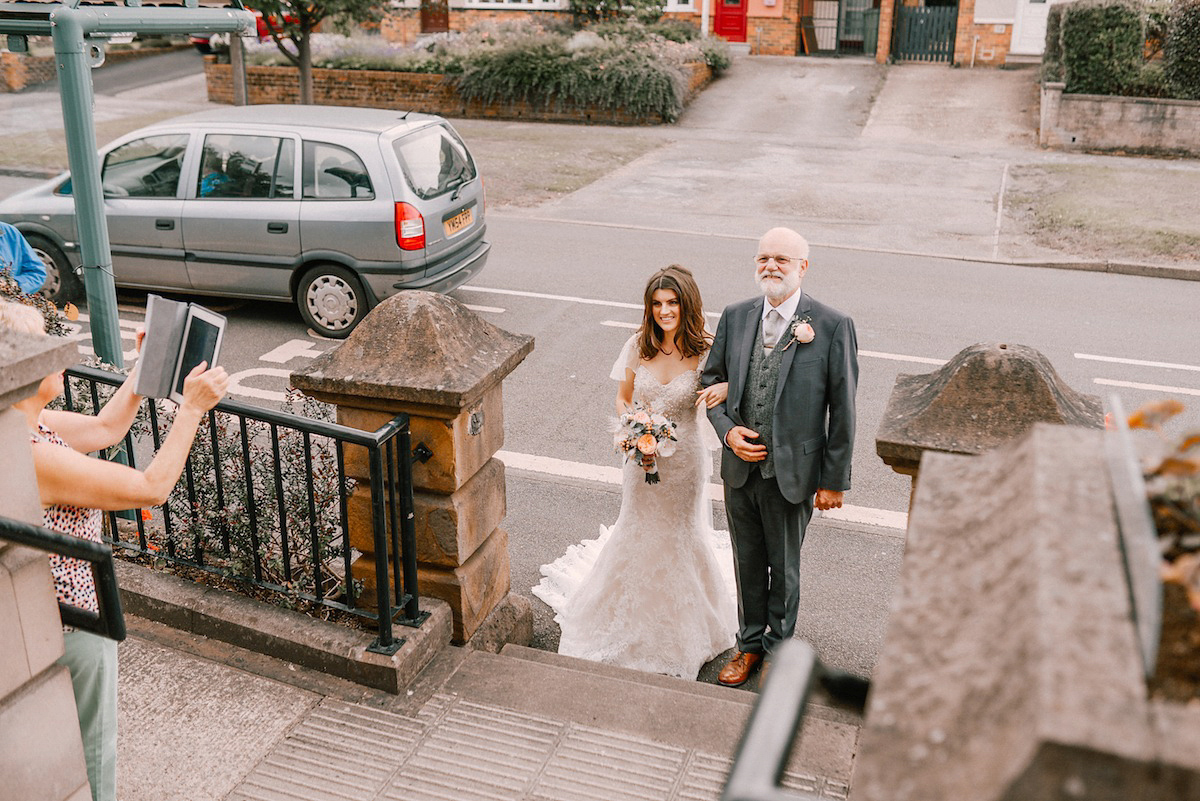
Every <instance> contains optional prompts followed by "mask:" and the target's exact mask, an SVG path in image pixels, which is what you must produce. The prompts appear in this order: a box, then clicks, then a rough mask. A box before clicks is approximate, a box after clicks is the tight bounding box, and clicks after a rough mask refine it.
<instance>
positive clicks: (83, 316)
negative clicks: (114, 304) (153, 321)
mask: <svg viewBox="0 0 1200 801" xmlns="http://www.w3.org/2000/svg"><path fill="white" fill-rule="evenodd" d="M91 319H92V318H91V317H89V316H88V314H87V312H80V313H79V320H80V322H84V323H86V322H90V321H91ZM117 322H118V323H119V324H120V326H121V328H128V329H130V330H131V331H136V330H137V329H138V328H139V327H141V325H142V323H141V322H140V321H138V320H122V319H121V318H120V317H118V318H117Z"/></svg>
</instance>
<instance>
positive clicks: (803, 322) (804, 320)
mask: <svg viewBox="0 0 1200 801" xmlns="http://www.w3.org/2000/svg"><path fill="white" fill-rule="evenodd" d="M791 330H792V337H791V339H789V340H788V341H787V344H786V345H784V346H783V349H784V350H787V349H788V348H790V347H791V346H792V345H794V344H796V343H797V342H799V343H800V344H801V345H807V344H808V343H809V342H812V341H813V339H814V338H815V337H816V336H817V332H816V331H814V330H813V327H812V323H811V322H810V321H809V319H808V317H807V316H805V317H801V318H800V319H799V320H796V321H795V322H794V323H792V329H791Z"/></svg>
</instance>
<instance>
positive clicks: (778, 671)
mask: <svg viewBox="0 0 1200 801" xmlns="http://www.w3.org/2000/svg"><path fill="white" fill-rule="evenodd" d="M818 684H819V685H820V686H821V687H822V688H823V689H824V690H825V692H826V693H828V695H829V696H830V699H831V700H833V701H834V702H835V703H837V704H839V705H840V706H844V707H847V708H849V709H852V710H854V711H856V712H858V713H859V714H861V713H862V711H863V709H864V707H865V706H866V701H867V692H868V691H869V689H870V683H869V682H868V681H867V680H866V679H864V678H861V677H859V676H855V675H853V674H851V673H845V672H843V671H840V670H833V669H830V668H827V667H825V666H824V665H822V664H821V662H820V660H818V659H817V653H816V651H814V650H813V648H812V646H811V645H809V644H808V643H806V642H803V641H801V640H788V641H787V642H784V643H781V644H780V645H779V647H778V648H776V649H775V653H774V654H773V655H772V657H771V674H770V676H769V677H768V679H767V681H766V682H764V686H763V688H762V691H761V692H760V693H759V696H758V701H757V702H756V703H755V704H754V711H753V712H752V713H751V714H750V720H749V722H747V724H746V730H745V731H744V732H742V740H741V742H740V743H739V744H738V748H737V753H736V754H735V755H734V758H733V767H732V768H731V769H730V771H729V777H728V778H727V779H726V781H725V790H724V792H723V793H722V794H721V801H816V796H814V795H812V794H809V793H803V792H798V791H795V790H789V789H785V788H784V787H781V786H780V779H781V778H782V777H783V771H784V769H785V768H786V767H787V761H788V755H789V754H790V753H791V751H792V743H793V742H794V741H795V739H796V734H797V733H798V732H799V731H800V726H801V725H802V724H803V722H804V709H805V706H806V705H807V703H808V697H809V695H810V693H811V692H812V690H813V688H814V687H816V686H817V685H818Z"/></svg>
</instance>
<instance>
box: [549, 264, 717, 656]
mask: <svg viewBox="0 0 1200 801" xmlns="http://www.w3.org/2000/svg"><path fill="white" fill-rule="evenodd" d="M708 342H709V339H708V337H707V334H706V332H705V329H704V315H703V305H702V303H701V300H700V292H699V289H698V288H697V287H696V282H695V280H694V279H693V278H692V274H691V273H690V272H689V271H688V270H686V269H685V268H683V267H679V266H677V265H672V266H671V267H668V268H666V269H664V270H660V271H659V272H657V273H655V274H654V275H653V276H652V277H651V279H650V281H649V283H648V284H647V286H646V292H645V313H644V318H643V321H642V326H641V328H640V329H639V331H638V333H636V334H634V335H633V336H632V337H630V338H629V341H628V342H626V343H625V347H624V349H623V350H622V352H621V355H620V357H619V358H618V359H617V362H616V364H615V365H614V366H613V372H612V378H613V379H615V380H617V381H619V382H620V385H619V388H618V390H617V401H616V405H617V412H618V415H619V414H621V413H624V412H625V411H627V410H628V409H629V408H630V407H631V406H632V404H633V402H634V401H637V402H639V403H641V404H643V405H645V406H649V407H650V408H651V410H652V411H654V412H657V413H660V414H664V415H666V416H667V417H668V418H670V419H671V420H673V421H675V423H676V425H677V429H676V434H675V436H676V439H677V445H676V449H675V451H674V453H673V454H671V455H670V456H667V457H664V456H662V455H657V456H656V461H657V467H658V473H659V478H660V481H659V483H656V484H649V483H647V482H646V480H645V473H644V472H643V470H642V468H640V467H638V466H637V465H636V464H634V463H632V462H626V463H625V466H624V474H623V481H622V491H621V512H620V515H619V516H618V517H617V522H616V523H615V524H614V525H613V526H612V528H605V527H604V526H601V527H600V537H599V539H595V540H585V541H584V542H582V543H580V544H579V545H572V546H571V547H570V548H569V549H568V550H567V552H566V554H564V555H563V556H562V557H561V558H559V559H558V560H557V561H555V562H553V563H552V564H549V565H544V566H543V567H542V573H543V575H544V578H543V579H542V582H541V583H540V584H539V585H538V586H537V587H534V588H533V592H534V594H535V595H537V597H539V598H541V599H542V600H543V601H545V602H546V603H547V604H549V605H550V607H551V608H553V609H554V611H555V613H556V616H555V620H556V621H558V623H559V625H560V626H561V627H562V638H561V640H560V642H559V647H558V651H559V653H561V654H567V655H570V656H577V657H582V658H584V659H591V660H595V661H598V662H605V663H608V664H612V665H620V666H622V667H628V668H634V669H637V670H645V671H650V672H653V673H663V674H666V675H670V676H680V677H685V678H690V679H694V678H696V675H697V674H698V673H699V672H700V668H701V667H703V665H704V664H705V663H706V662H708V661H710V660H712V659H714V658H716V657H717V656H718V655H719V654H720V653H721V652H723V651H725V650H727V649H729V648H732V647H733V645H734V632H735V631H736V630H737V610H736V608H735V603H734V600H733V599H734V597H735V590H734V586H733V562H732V555H731V551H730V546H729V539H728V534H727V533H726V532H720V534H719V535H718V533H717V532H714V531H713V529H712V507H711V503H710V502H709V500H708V497H707V492H706V487H707V483H708V475H709V472H710V466H711V461H710V460H711V455H710V453H709V451H708V448H707V446H706V445H705V440H706V439H709V438H711V439H712V440H713V441H714V442H715V436H713V434H712V432H711V431H705V430H704V429H703V427H705V426H708V425H709V424H708V421H707V419H706V418H704V415H703V414H702V412H701V410H700V409H699V408H698V407H699V406H703V405H714V404H716V403H719V402H720V401H721V400H723V399H724V391H725V386H724V385H723V384H721V385H717V386H715V387H710V388H709V389H707V390H706V389H702V388H701V387H700V368H701V366H702V362H703V359H704V356H705V355H706V352H707V348H708Z"/></svg>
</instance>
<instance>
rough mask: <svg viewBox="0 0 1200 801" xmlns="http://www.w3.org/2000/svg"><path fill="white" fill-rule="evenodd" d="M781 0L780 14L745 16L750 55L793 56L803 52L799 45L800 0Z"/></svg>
mask: <svg viewBox="0 0 1200 801" xmlns="http://www.w3.org/2000/svg"><path fill="white" fill-rule="evenodd" d="M782 2H783V15H782V16H778V17H756V16H752V15H751V16H748V17H747V19H746V41H747V42H748V43H749V44H750V53H751V55H756V56H794V55H797V54H799V53H802V52H803V48H802V47H801V46H800V2H801V0H782Z"/></svg>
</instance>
